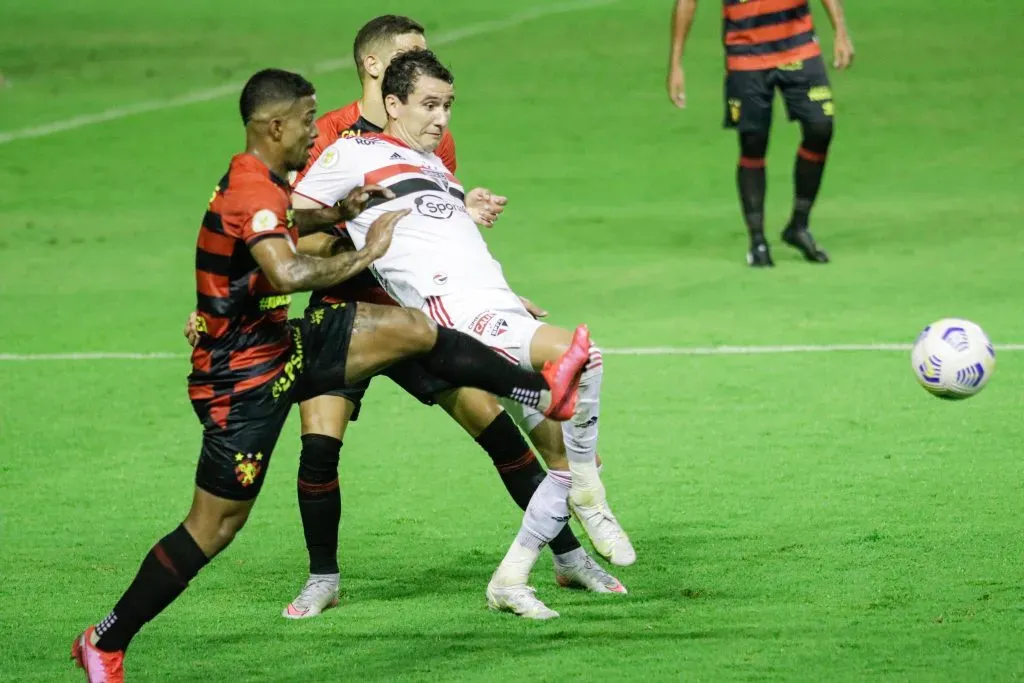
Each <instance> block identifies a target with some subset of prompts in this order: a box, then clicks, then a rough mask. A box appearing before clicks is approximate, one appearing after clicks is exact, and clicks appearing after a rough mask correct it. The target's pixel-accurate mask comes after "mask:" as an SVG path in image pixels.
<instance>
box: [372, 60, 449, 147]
mask: <svg viewBox="0 0 1024 683" xmlns="http://www.w3.org/2000/svg"><path fill="white" fill-rule="evenodd" d="M454 102H455V88H454V87H452V85H451V84H450V83H446V82H444V81H442V80H440V79H437V78H434V77H432V76H420V77H418V78H417V79H416V82H415V84H414V87H413V91H412V93H410V94H409V98H408V100H407V101H406V102H402V101H401V100H400V99H398V97H397V96H395V95H388V97H387V101H386V102H385V103H384V104H385V106H386V107H387V110H388V116H390V117H391V118H393V119H395V122H396V123H397V125H398V126H400V127H401V129H402V130H403V131H404V132H405V135H406V137H408V140H409V142H410V143H413V147H414V148H416V149H419V150H420V151H423V152H433V151H434V150H435V149H437V146H438V145H439V144H441V136H442V135H444V132H445V131H446V130H448V122H449V121H450V120H451V118H452V104H453V103H454Z"/></svg>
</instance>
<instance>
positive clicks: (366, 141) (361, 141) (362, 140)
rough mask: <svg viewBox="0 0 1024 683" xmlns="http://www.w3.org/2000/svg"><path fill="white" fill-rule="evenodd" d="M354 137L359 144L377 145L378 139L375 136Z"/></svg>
mask: <svg viewBox="0 0 1024 683" xmlns="http://www.w3.org/2000/svg"><path fill="white" fill-rule="evenodd" d="M352 139H353V140H355V142H356V144H357V145H376V144H377V141H376V140H374V139H373V138H364V137H363V136H361V135H360V136H357V137H354V138H352Z"/></svg>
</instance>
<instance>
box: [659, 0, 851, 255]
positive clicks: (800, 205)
mask: <svg viewBox="0 0 1024 683" xmlns="http://www.w3.org/2000/svg"><path fill="white" fill-rule="evenodd" d="M722 4H723V8H722V10H723V11H722V17H723V19H722V24H723V26H722V33H723V42H724V43H725V55H726V59H725V64H726V76H725V126H726V127H728V128H735V129H736V130H737V131H738V132H739V140H740V160H739V165H738V167H737V171H736V184H737V187H738V189H739V197H740V205H741V207H742V209H743V217H744V219H745V220H746V224H747V232H748V234H749V236H750V250H749V251H748V252H747V263H748V264H750V265H751V266H754V267H765V266H772V265H774V264H773V262H772V256H771V251H770V249H769V246H768V242H767V240H765V236H764V197H765V154H766V153H767V151H768V133H769V130H770V128H771V120H772V100H773V99H774V97H775V89H776V88H778V89H779V91H780V92H781V93H782V97H783V99H784V100H785V103H786V113H787V114H788V116H789V120H791V121H793V120H796V121H799V122H800V126H801V130H802V135H803V138H802V140H801V141H800V148H799V149H798V150H797V156H796V165H795V167H794V169H793V183H794V197H793V213H792V215H791V217H790V219H789V223H788V225H786V228H785V230H783V232H782V240H783V241H784V242H785V243H786V244H788V245H790V246H792V247H794V248H796V249H798V250H799V251H800V252H801V253H802V254H803V256H804V258H805V259H807V260H808V261H811V262H814V263H828V260H829V259H828V255H827V254H826V253H825V251H824V250H823V249H821V247H819V246H818V245H817V243H816V242H815V241H814V238H813V237H812V236H811V233H810V230H809V229H808V223H809V217H810V213H811V208H812V207H813V206H814V200H815V198H816V197H817V196H818V189H819V188H820V187H821V178H822V174H823V173H824V170H825V159H826V157H827V155H828V148H829V143H830V142H831V140H832V119H833V116H834V105H833V101H832V89H831V86H830V85H829V80H828V74H827V73H826V71H825V64H824V61H823V60H822V57H821V48H820V46H819V45H818V38H817V36H816V35H815V32H814V23H813V21H812V18H811V8H810V7H809V6H808V4H807V0H722ZM822 4H823V5H824V6H825V10H826V11H827V12H828V16H829V19H830V20H831V21H832V26H833V28H834V29H835V47H834V50H833V57H834V58H833V66H834V67H835V68H836V69H845V68H846V67H848V66H849V65H850V64H851V62H852V61H853V43H852V42H851V40H850V34H849V31H847V28H846V20H845V18H844V16H843V8H842V4H841V2H840V0H822ZM696 8H697V0H677V1H676V4H675V9H674V11H673V14H672V36H671V52H670V55H669V72H668V94H669V98H670V99H671V100H672V102H673V103H674V104H675V105H676V106H677V107H679V108H684V107H685V106H686V90H685V74H684V71H683V65H682V59H683V54H684V52H685V49H686V39H687V36H688V35H689V33H690V27H691V26H692V25H693V16H694V12H695V11H696Z"/></svg>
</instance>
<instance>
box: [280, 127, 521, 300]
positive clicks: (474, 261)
mask: <svg viewBox="0 0 1024 683" xmlns="http://www.w3.org/2000/svg"><path fill="white" fill-rule="evenodd" d="M369 184H375V185H381V186H384V187H387V188H389V189H390V190H391V191H392V192H394V193H395V198H394V199H391V200H386V201H385V200H374V201H372V202H371V203H370V205H369V207H368V208H367V209H366V211H364V212H363V213H361V214H360V215H359V216H357V217H356V218H355V219H354V220H351V221H348V222H347V223H346V226H347V227H348V232H349V235H350V236H351V238H352V242H353V243H354V244H355V245H356V248H357V249H362V248H363V246H364V245H365V244H366V233H367V231H368V230H369V227H370V224H371V223H373V221H374V220H376V219H377V218H378V217H379V216H380V215H381V214H383V213H385V212H387V211H396V210H401V209H410V210H411V211H412V213H410V214H409V215H408V216H406V217H405V218H403V219H402V220H401V221H399V223H398V225H397V226H396V227H395V234H394V239H393V240H392V242H391V247H390V248H389V249H388V251H387V253H386V254H384V256H382V257H381V258H379V259H377V261H375V262H374V264H373V266H372V269H373V271H374V274H375V275H376V276H377V279H378V280H380V281H381V284H382V285H384V287H385V289H387V290H388V293H389V294H391V296H392V297H393V298H394V299H395V300H396V301H398V302H399V303H400V304H402V305H403V306H409V307H413V308H422V307H423V305H424V301H425V299H426V298H427V297H437V296H445V295H451V294H460V295H469V294H472V293H474V292H485V291H487V290H490V293H491V294H497V292H495V291H494V290H500V291H503V292H507V293H509V294H511V289H510V288H509V286H508V283H507V282H506V281H505V277H504V275H503V274H502V272H501V266H500V265H499V264H498V262H497V261H496V260H495V259H494V257H492V256H491V253H490V251H489V250H488V249H487V243H486V242H484V239H483V237H482V236H481V235H480V230H479V229H478V228H477V226H476V224H475V223H474V222H473V219H472V218H470V216H469V214H468V213H467V212H466V205H465V203H464V197H465V190H464V189H463V187H462V185H461V184H460V183H459V181H458V180H456V178H455V176H453V175H452V174H451V173H449V172H448V170H447V169H446V168H445V167H444V164H443V163H442V162H441V159H440V158H438V157H437V156H436V155H434V154H425V153H422V152H417V151H415V150H413V149H410V148H409V147H407V146H406V145H405V144H404V143H402V142H400V141H398V140H395V139H394V138H391V137H387V136H376V135H372V136H362V137H352V138H341V139H339V140H338V141H337V142H335V143H334V144H332V145H331V146H330V147H328V148H327V149H325V150H324V151H323V154H321V155H320V157H319V158H318V159H317V161H316V163H315V164H313V166H312V167H311V168H310V169H309V171H308V172H307V173H306V176H305V177H304V178H303V179H302V180H301V181H300V182H299V184H298V185H297V186H296V187H295V192H296V194H300V195H302V196H304V197H308V198H309V199H312V200H314V201H316V202H319V203H320V204H323V205H324V206H332V205H334V204H335V203H337V202H338V201H340V200H342V199H344V198H345V196H346V195H348V193H349V192H351V191H352V190H353V189H355V188H356V187H359V186H360V185H369Z"/></svg>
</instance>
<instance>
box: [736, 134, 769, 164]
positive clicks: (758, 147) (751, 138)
mask: <svg viewBox="0 0 1024 683" xmlns="http://www.w3.org/2000/svg"><path fill="white" fill-rule="evenodd" d="M767 153H768V133H767V132H762V131H747V132H743V133H740V155H741V156H742V157H743V158H745V159H764V157H765V155H766V154H767Z"/></svg>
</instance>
